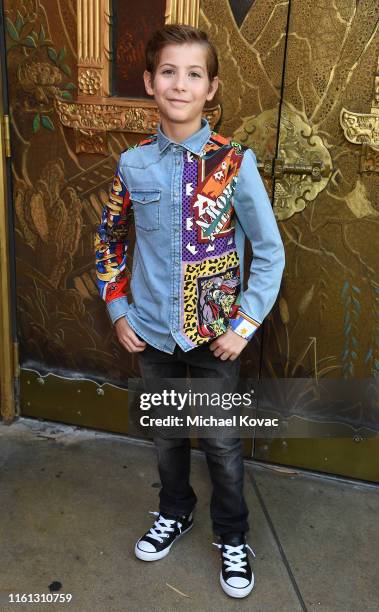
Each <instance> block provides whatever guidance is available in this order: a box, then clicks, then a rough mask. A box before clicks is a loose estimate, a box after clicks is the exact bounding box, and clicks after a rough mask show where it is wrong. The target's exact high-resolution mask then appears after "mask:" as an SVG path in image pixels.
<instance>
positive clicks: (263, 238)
mask: <svg viewBox="0 0 379 612" xmlns="http://www.w3.org/2000/svg"><path fill="white" fill-rule="evenodd" d="M234 208H235V211H236V215H237V217H238V220H239V222H240V224H241V227H242V229H243V231H244V233H245V235H246V237H247V238H248V240H250V243H251V247H252V251H253V257H252V262H251V266H250V276H249V279H248V285H247V289H246V291H244V292H243V293H242V295H241V299H240V304H239V308H238V310H237V312H236V314H235V315H234V317H233V318H231V319H230V327H231V328H232V330H233V331H234V332H236V333H237V334H238V335H239V336H242V337H243V338H245V339H246V340H250V339H251V338H252V337H253V335H254V334H255V332H256V331H257V329H258V328H259V326H260V325H261V323H262V322H263V319H264V318H265V317H266V316H267V315H268V314H269V312H270V310H271V308H272V307H273V305H274V303H275V300H276V298H277V296H278V293H279V289H280V283H281V279H282V275H283V270H284V266H285V253H284V246H283V242H282V239H281V236H280V232H279V228H278V225H277V222H276V219H275V215H274V212H273V210H272V206H271V202H270V199H269V197H268V195H267V191H266V188H265V186H264V183H263V181H262V179H261V177H260V175H259V172H258V168H257V164H256V157H255V154H254V153H253V152H252V151H251V149H247V150H246V151H245V153H244V159H243V161H242V163H241V168H240V172H239V175H238V181H237V186H236V189H235V192H234Z"/></svg>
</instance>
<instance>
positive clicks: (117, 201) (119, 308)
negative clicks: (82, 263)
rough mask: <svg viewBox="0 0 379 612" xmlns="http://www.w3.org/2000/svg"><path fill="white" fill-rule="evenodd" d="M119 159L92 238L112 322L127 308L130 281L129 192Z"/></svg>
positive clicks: (99, 284)
mask: <svg viewBox="0 0 379 612" xmlns="http://www.w3.org/2000/svg"><path fill="white" fill-rule="evenodd" d="M120 161H121V157H120ZM120 161H119V162H118V165H117V169H116V172H115V175H114V178H113V183H112V187H111V189H110V192H109V200H108V202H106V204H105V205H104V207H103V211H102V216H101V223H100V225H99V226H98V227H97V228H96V232H95V240H94V243H95V260H96V276H97V286H98V290H99V293H100V297H101V298H102V299H103V300H104V301H105V303H106V306H107V310H108V314H109V316H110V318H111V321H112V323H115V322H116V321H117V319H120V318H121V317H123V316H124V315H125V314H126V313H127V311H128V309H129V304H128V299H127V297H126V293H127V287H128V283H129V277H128V272H127V266H126V259H127V233H128V229H129V228H128V216H127V213H128V208H129V207H130V195H129V191H128V188H127V186H126V184H125V181H124V179H123V176H122V173H121V168H120Z"/></svg>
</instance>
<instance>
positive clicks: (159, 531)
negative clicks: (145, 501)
mask: <svg viewBox="0 0 379 612" xmlns="http://www.w3.org/2000/svg"><path fill="white" fill-rule="evenodd" d="M150 514H154V516H157V517H158V518H157V520H156V521H155V522H154V525H153V526H152V527H151V528H150V529H149V531H147V532H146V533H145V535H144V536H142V538H140V539H139V540H138V542H137V544H136V546H135V549H134V552H135V554H136V557H138V559H142V561H157V560H158V559H162V558H163V557H165V556H166V555H168V553H169V552H170V549H171V546H172V545H173V543H174V542H176V540H177V539H178V538H180V536H182V535H184V534H185V533H187V531H189V530H190V529H191V528H192V526H193V517H192V512H191V514H183V516H173V515H171V514H162V513H161V512H150Z"/></svg>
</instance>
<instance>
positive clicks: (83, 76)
mask: <svg viewBox="0 0 379 612" xmlns="http://www.w3.org/2000/svg"><path fill="white" fill-rule="evenodd" d="M100 86H101V75H100V73H99V72H98V71H97V70H93V69H91V68H87V70H83V72H81V73H80V75H79V89H80V91H82V92H83V93H84V94H87V95H95V94H96V92H97V91H98V90H99V89H100Z"/></svg>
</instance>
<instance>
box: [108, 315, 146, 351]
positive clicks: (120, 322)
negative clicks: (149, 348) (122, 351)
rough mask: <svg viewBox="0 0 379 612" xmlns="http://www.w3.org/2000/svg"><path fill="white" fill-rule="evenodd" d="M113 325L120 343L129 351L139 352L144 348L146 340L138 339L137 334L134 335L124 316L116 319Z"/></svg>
mask: <svg viewBox="0 0 379 612" xmlns="http://www.w3.org/2000/svg"><path fill="white" fill-rule="evenodd" d="M114 326H115V328H116V334H117V338H118V340H119V342H120V344H122V346H123V347H124V348H126V350H127V351H128V352H129V353H140V352H141V351H144V350H145V348H146V342H143V340H140V339H139V338H138V336H136V334H135V332H134V330H133V329H132V328H131V327H130V325H129V323H128V321H127V320H126V318H125V317H121V319H117V321H116V323H115V324H114Z"/></svg>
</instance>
